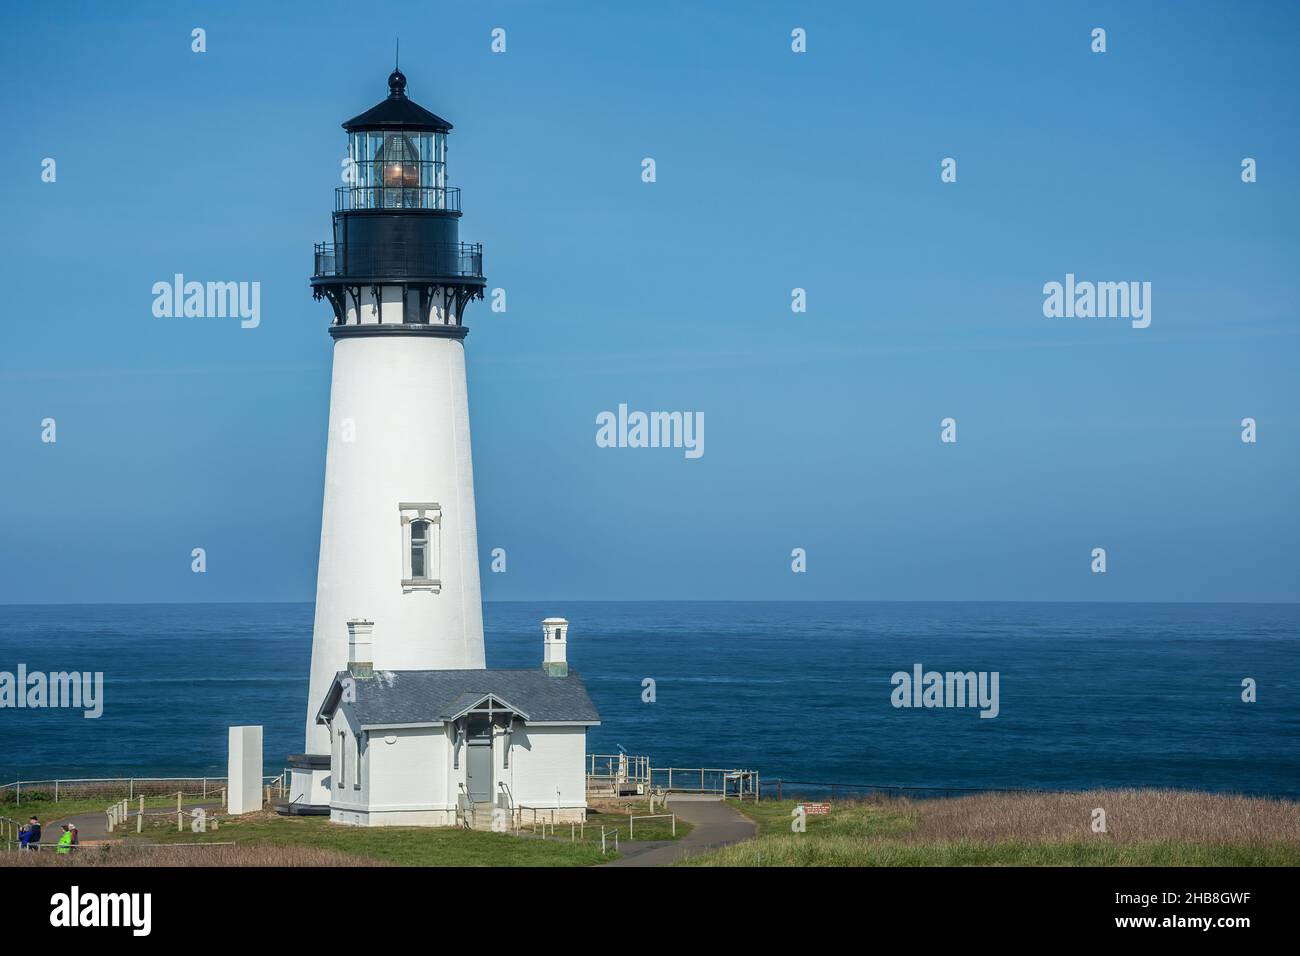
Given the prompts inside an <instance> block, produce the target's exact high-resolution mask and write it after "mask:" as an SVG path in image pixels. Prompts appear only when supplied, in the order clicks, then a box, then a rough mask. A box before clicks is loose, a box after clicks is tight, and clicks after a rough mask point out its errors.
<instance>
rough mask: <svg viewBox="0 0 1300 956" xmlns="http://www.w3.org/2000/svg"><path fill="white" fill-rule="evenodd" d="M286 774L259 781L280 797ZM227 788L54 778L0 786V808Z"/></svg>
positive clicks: (215, 792) (204, 794) (190, 780)
mask: <svg viewBox="0 0 1300 956" xmlns="http://www.w3.org/2000/svg"><path fill="white" fill-rule="evenodd" d="M288 779H289V778H288V771H287V770H286V771H284V772H282V773H279V774H276V775H274V776H264V777H263V778H262V785H263V787H270V788H272V789H273V790H274V791H275V792H276V793H277V794H278V795H280V796H283V795H284V793H285V791H286V790H287V789H288ZM225 786H226V778H225V777H57V778H53V779H49V780H15V781H14V782H13V783H4V784H0V807H2V806H6V805H13V806H22V803H23V801H24V800H28V801H32V800H53V801H54V802H56V803H57V802H59V801H60V800H85V799H90V798H100V797H103V798H105V799H106V800H111V799H115V798H116V799H121V798H123V797H125V798H127V799H134V798H135V797H140V796H145V797H159V796H170V795H172V794H175V793H177V792H180V793H183V794H185V796H187V797H199V798H201V799H209V798H212V799H215V798H216V797H218V796H220V794H221V791H222V790H223V789H224V788H225Z"/></svg>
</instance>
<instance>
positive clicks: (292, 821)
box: [130, 816, 615, 866]
mask: <svg viewBox="0 0 1300 956" xmlns="http://www.w3.org/2000/svg"><path fill="white" fill-rule="evenodd" d="M564 829H565V830H566V834H565V837H566V838H564V839H548V840H541V839H537V838H534V837H531V836H520V837H515V836H511V835H508V834H503V833H488V832H483V831H475V830H462V829H457V828H454V827H352V826H343V825H340V824H334V823H330V822H329V820H327V819H326V818H324V817H278V816H257V817H251V818H247V819H239V820H223V821H222V822H221V827H220V829H219V830H216V831H211V830H210V831H208V832H207V833H203V834H195V833H190V832H188V831H186V832H183V833H177V832H176V830H175V829H164V828H161V827H151V828H150V829H148V830H146V831H145V833H144V834H143V835H142V836H141V837H140V838H139V839H143V840H145V841H148V842H152V843H225V842H230V841H234V842H235V843H236V844H238V845H239V846H241V847H244V846H254V847H313V848H317V849H324V850H334V851H336V852H339V853H345V854H348V855H349V856H356V857H360V858H362V859H367V860H375V861H378V862H381V863H387V864H391V865H395V866H591V865H592V864H596V863H603V862H608V861H609V860H612V859H614V858H615V855H614V854H613V853H610V854H608V855H606V856H601V853H600V837H599V829H597V837H596V843H595V844H592V843H591V842H590V840H588V841H587V842H585V843H570V842H569V841H568V839H567V826H566V827H565V828H564ZM559 830H560V828H559V827H557V828H556V833H557V835H558V834H559ZM588 831H590V826H588ZM130 836H131V838H132V839H136V837H135V836H134V834H131V835H130ZM588 837H590V832H588Z"/></svg>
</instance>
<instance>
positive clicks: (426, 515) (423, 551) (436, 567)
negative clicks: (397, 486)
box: [397, 501, 442, 594]
mask: <svg viewBox="0 0 1300 956" xmlns="http://www.w3.org/2000/svg"><path fill="white" fill-rule="evenodd" d="M397 509H398V512H399V513H400V514H401V518H402V590H404V591H432V592H433V593H434V594H437V593H438V592H439V591H441V590H442V509H441V508H440V507H439V506H438V504H437V503H436V502H425V503H421V502H410V501H404V502H402V503H400V504H399V505H398V506H397Z"/></svg>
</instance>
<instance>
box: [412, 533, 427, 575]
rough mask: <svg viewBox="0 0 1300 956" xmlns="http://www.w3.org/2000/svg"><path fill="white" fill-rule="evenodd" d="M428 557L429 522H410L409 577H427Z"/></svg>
mask: <svg viewBox="0 0 1300 956" xmlns="http://www.w3.org/2000/svg"><path fill="white" fill-rule="evenodd" d="M428 557H429V522H427V521H412V522H411V577H413V578H427V577H428V575H427V573H426V572H425V569H426V568H427V567H428Z"/></svg>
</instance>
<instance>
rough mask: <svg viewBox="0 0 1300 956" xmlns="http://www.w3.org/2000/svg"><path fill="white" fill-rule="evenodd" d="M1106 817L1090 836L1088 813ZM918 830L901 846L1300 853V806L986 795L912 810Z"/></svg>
mask: <svg viewBox="0 0 1300 956" xmlns="http://www.w3.org/2000/svg"><path fill="white" fill-rule="evenodd" d="M1096 808H1101V809H1102V810H1104V811H1105V812H1106V832H1105V833H1093V832H1092V829H1091V822H1092V813H1093V810H1094V809H1096ZM911 809H913V810H914V811H915V812H916V814H917V817H918V820H917V827H916V829H915V830H914V831H912V832H911V833H910V834H908V835H907V836H906V837H905V839H908V840H912V841H915V842H921V843H934V842H938V841H951V840H973V841H979V842H1000V841H1005V840H1020V841H1026V842H1032V843H1063V842H1069V841H1073V840H1082V839H1092V840H1096V839H1100V840H1106V839H1109V840H1111V841H1113V842H1116V843H1139V842H1152V841H1156V842H1159V841H1177V842H1184V843H1200V844H1211V845H1215V844H1217V845H1224V844H1227V845H1232V846H1263V845H1278V844H1287V845H1291V846H1300V807H1297V804H1295V803H1293V802H1290V801H1283V800H1266V799H1260V798H1256V797H1238V796H1229V795H1223V794H1211V793H1192V792H1185V791H1174V790H1090V791H1086V792H1084V793H1044V794H1024V793H1003V794H997V793H990V794H981V795H978V796H970V797H959V798H956V799H951V800H919V801H915V802H913V803H912V804H911Z"/></svg>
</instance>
